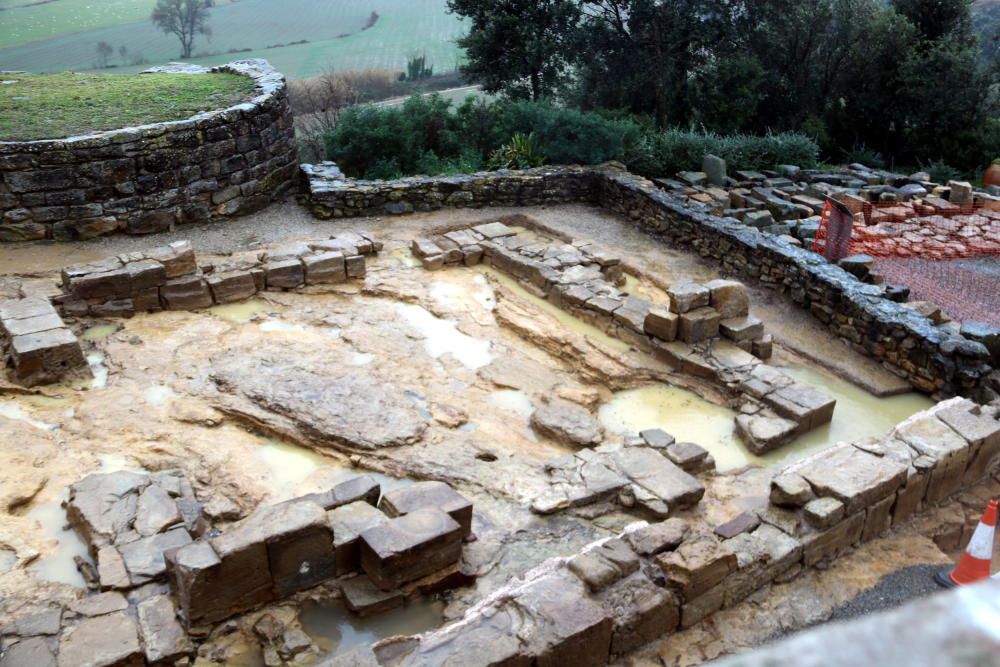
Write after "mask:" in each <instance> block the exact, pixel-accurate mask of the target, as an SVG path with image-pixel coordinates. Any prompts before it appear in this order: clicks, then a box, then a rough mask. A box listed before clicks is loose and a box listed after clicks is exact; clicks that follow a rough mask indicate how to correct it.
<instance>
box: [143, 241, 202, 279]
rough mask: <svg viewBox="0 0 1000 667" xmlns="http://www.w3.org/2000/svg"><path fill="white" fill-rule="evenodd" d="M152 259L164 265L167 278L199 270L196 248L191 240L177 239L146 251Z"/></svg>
mask: <svg viewBox="0 0 1000 667" xmlns="http://www.w3.org/2000/svg"><path fill="white" fill-rule="evenodd" d="M146 256H147V257H149V258H150V259H155V260H156V261H158V262H160V263H161V264H162V265H163V268H164V271H165V272H166V274H167V278H168V279H170V278H179V277H180V276H185V275H189V274H192V273H194V272H196V271H197V270H198V262H197V259H196V258H195V254H194V248H192V247H191V242H190V241H175V242H173V243H170V244H168V245H165V246H160V247H159V248H154V249H153V250H150V251H149V252H147V253H146Z"/></svg>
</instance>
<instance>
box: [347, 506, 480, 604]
mask: <svg viewBox="0 0 1000 667" xmlns="http://www.w3.org/2000/svg"><path fill="white" fill-rule="evenodd" d="M360 546H361V567H362V569H363V570H364V571H365V573H366V574H367V575H368V576H369V577H371V579H372V581H373V582H375V584H376V585H377V586H378V587H379V588H381V589H382V590H391V589H393V588H398V587H399V586H400V585H402V584H404V583H406V582H409V581H414V580H415V579H419V578H420V577H423V576H426V575H428V574H431V573H433V572H436V571H437V570H441V569H443V568H445V567H447V566H449V565H451V564H453V563H455V562H457V561H458V559H459V558H460V557H461V555H462V527H461V526H460V525H459V524H458V522H456V521H455V520H454V519H452V518H451V517H450V516H448V515H447V514H446V513H444V512H442V511H441V510H437V509H419V510H415V511H413V512H410V513H409V514H406V515H404V516H401V517H397V518H395V519H392V520H391V521H388V522H386V523H384V524H381V525H378V526H374V527H372V528H369V529H367V530H365V531H363V532H362V533H361V545H360Z"/></svg>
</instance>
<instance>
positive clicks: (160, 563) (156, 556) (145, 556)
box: [118, 528, 191, 586]
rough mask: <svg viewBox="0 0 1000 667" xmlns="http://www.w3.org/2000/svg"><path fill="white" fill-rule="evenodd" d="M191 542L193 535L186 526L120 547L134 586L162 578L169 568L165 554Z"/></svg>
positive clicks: (130, 580)
mask: <svg viewBox="0 0 1000 667" xmlns="http://www.w3.org/2000/svg"><path fill="white" fill-rule="evenodd" d="M190 543H191V535H190V533H188V532H187V530H186V529H184V528H175V529H173V530H170V531H167V532H165V533H159V534H157V535H150V536H149V537H143V538H140V539H138V540H135V541H134V542H129V543H128V544H123V545H121V546H120V547H119V548H118V551H119V553H121V556H122V560H123V561H124V562H125V569H126V570H128V576H129V582H130V583H131V584H132V585H133V586H140V585H142V584H145V583H148V582H150V581H154V580H156V579H160V578H161V577H162V576H163V575H164V573H165V572H166V570H167V564H166V559H165V557H164V554H165V553H166V552H168V551H171V550H172V549H176V548H178V547H183V546H184V545H187V544H190Z"/></svg>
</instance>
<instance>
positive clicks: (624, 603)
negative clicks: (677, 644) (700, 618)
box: [597, 572, 680, 656]
mask: <svg viewBox="0 0 1000 667" xmlns="http://www.w3.org/2000/svg"><path fill="white" fill-rule="evenodd" d="M597 599H598V602H599V603H600V605H601V607H602V608H603V609H604V610H605V611H606V612H607V613H608V615H609V616H611V618H612V619H613V621H614V626H613V628H612V632H611V654H612V655H614V656H619V655H624V654H625V653H628V652H629V651H633V650H635V649H637V648H639V647H641V646H644V645H645V644H648V643H649V642H651V641H653V640H654V639H658V638H660V637H663V636H665V635H667V634H668V633H670V632H673V631H674V629H676V628H677V624H678V623H679V622H680V605H679V604H678V602H677V597H676V596H675V595H673V593H671V592H670V591H667V590H664V589H662V588H660V587H658V586H656V585H655V584H654V583H653V582H652V581H651V580H650V579H649V577H647V576H646V575H645V574H643V573H642V572H636V573H634V574H631V575H629V576H628V577H626V578H625V579H622V580H621V581H619V582H618V583H616V584H614V585H613V586H611V587H609V588H607V589H605V590H604V591H603V592H602V593H601V594H600V596H599V597H598V598H597Z"/></svg>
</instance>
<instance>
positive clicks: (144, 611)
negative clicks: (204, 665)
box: [136, 595, 194, 664]
mask: <svg viewBox="0 0 1000 667" xmlns="http://www.w3.org/2000/svg"><path fill="white" fill-rule="evenodd" d="M136 614H137V616H138V619H139V633H140V635H141V636H142V645H143V647H144V649H145V654H146V660H147V661H148V662H149V663H151V664H157V663H161V662H169V661H174V660H180V659H181V658H183V657H184V656H186V655H190V654H191V653H192V652H193V651H194V646H193V645H192V643H191V640H190V639H188V636H187V632H185V631H184V628H183V627H182V626H181V624H180V623H179V622H178V620H177V607H175V606H174V602H173V600H171V599H170V596H168V595H156V596H153V597H151V598H148V599H146V600H143V601H142V602H140V603H139V604H138V606H137V607H136Z"/></svg>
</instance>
